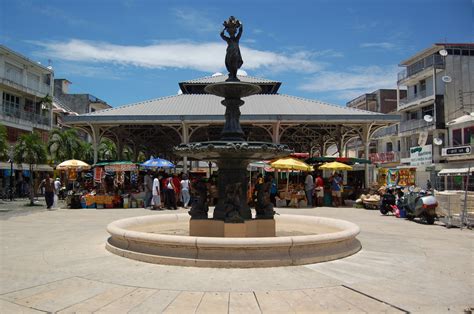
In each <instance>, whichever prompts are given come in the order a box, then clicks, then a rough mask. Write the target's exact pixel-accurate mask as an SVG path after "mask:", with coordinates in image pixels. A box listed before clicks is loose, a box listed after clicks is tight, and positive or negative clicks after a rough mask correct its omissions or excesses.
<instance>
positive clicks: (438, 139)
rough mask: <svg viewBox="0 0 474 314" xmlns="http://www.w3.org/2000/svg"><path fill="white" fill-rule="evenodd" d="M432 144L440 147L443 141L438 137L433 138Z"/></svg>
mask: <svg viewBox="0 0 474 314" xmlns="http://www.w3.org/2000/svg"><path fill="white" fill-rule="evenodd" d="M433 143H434V144H435V145H437V146H440V145H441V144H443V140H442V139H440V138H439V137H435V138H434V139H433Z"/></svg>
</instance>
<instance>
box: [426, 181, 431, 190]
mask: <svg viewBox="0 0 474 314" xmlns="http://www.w3.org/2000/svg"><path fill="white" fill-rule="evenodd" d="M431 188H432V186H431V181H430V180H429V179H428V180H426V189H427V190H428V191H431Z"/></svg>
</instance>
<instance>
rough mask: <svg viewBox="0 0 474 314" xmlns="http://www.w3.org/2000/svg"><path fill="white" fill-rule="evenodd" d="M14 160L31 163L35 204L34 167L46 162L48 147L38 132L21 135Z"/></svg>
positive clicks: (32, 201)
mask: <svg viewBox="0 0 474 314" xmlns="http://www.w3.org/2000/svg"><path fill="white" fill-rule="evenodd" d="M13 156H14V160H15V161H16V162H17V163H19V164H21V163H28V164H30V167H29V168H30V169H29V170H30V176H31V178H30V184H29V185H30V205H34V195H35V191H34V188H33V179H34V174H33V167H34V165H36V164H41V163H45V162H46V160H47V152H46V147H45V145H44V144H43V142H42V141H41V137H40V136H39V135H38V134H37V133H34V132H32V133H26V134H23V135H21V136H20V138H19V139H18V142H17V144H16V145H15V148H14V153H13Z"/></svg>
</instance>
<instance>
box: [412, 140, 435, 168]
mask: <svg viewBox="0 0 474 314" xmlns="http://www.w3.org/2000/svg"><path fill="white" fill-rule="evenodd" d="M432 150H433V149H432V145H425V146H417V147H412V148H410V166H422V165H431V164H432V163H433V151H432Z"/></svg>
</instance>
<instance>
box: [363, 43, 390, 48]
mask: <svg viewBox="0 0 474 314" xmlns="http://www.w3.org/2000/svg"><path fill="white" fill-rule="evenodd" d="M360 47H361V48H379V49H393V48H395V47H396V45H395V44H393V43H389V42H380V43H362V44H360Z"/></svg>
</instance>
